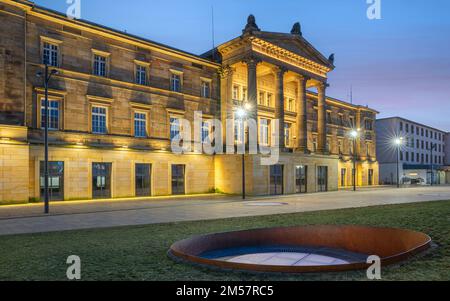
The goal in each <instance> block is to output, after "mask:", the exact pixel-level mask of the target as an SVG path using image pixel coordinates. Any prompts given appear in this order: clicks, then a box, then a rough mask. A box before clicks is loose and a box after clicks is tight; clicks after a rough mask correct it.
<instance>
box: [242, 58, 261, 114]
mask: <svg viewBox="0 0 450 301" xmlns="http://www.w3.org/2000/svg"><path fill="white" fill-rule="evenodd" d="M259 62H260V60H259V59H257V58H256V57H254V56H249V57H247V58H246V59H245V60H244V63H246V64H247V71H248V77H247V93H248V96H247V99H248V100H247V101H248V103H249V104H250V106H251V109H250V112H249V114H248V116H249V118H253V119H255V120H256V121H257V120H258V86H257V85H258V79H257V74H256V69H257V66H258V63H259Z"/></svg>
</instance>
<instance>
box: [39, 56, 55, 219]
mask: <svg viewBox="0 0 450 301" xmlns="http://www.w3.org/2000/svg"><path fill="white" fill-rule="evenodd" d="M57 73H58V71H56V70H55V69H52V70H51V71H50V70H49V66H48V64H45V71H44V74H42V72H38V73H37V74H36V75H37V76H38V77H42V76H43V77H44V89H45V93H44V95H45V100H44V101H45V104H44V110H45V118H44V213H45V214H48V213H49V212H50V209H49V187H48V181H49V173H48V124H49V120H50V118H49V114H48V83H49V82H50V79H51V77H52V75H54V74H57Z"/></svg>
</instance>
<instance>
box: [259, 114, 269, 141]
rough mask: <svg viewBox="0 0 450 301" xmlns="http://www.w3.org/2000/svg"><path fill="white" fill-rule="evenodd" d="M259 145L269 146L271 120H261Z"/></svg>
mask: <svg viewBox="0 0 450 301" xmlns="http://www.w3.org/2000/svg"><path fill="white" fill-rule="evenodd" d="M259 143H260V144H261V145H269V120H268V119H261V120H260V122H259Z"/></svg>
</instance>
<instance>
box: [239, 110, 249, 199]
mask: <svg viewBox="0 0 450 301" xmlns="http://www.w3.org/2000/svg"><path fill="white" fill-rule="evenodd" d="M250 109H251V105H250V104H248V103H246V104H244V105H243V106H242V107H240V108H238V109H237V110H236V116H237V117H238V118H239V119H240V120H241V126H242V131H243V137H242V138H243V141H242V143H244V145H245V143H246V141H245V140H246V139H245V138H246V137H245V136H246V135H245V125H244V120H245V119H246V118H247V116H248V111H249V110H250ZM245 149H246V148H245V147H244V152H243V153H242V199H243V200H245V199H246V191H245V182H246V181H245Z"/></svg>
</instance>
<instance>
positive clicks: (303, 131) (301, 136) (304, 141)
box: [297, 75, 308, 153]
mask: <svg viewBox="0 0 450 301" xmlns="http://www.w3.org/2000/svg"><path fill="white" fill-rule="evenodd" d="M307 80H308V79H307V78H306V77H304V76H301V75H300V76H299V77H298V81H297V149H298V151H299V152H304V153H307V152H308V106H307V101H306V82H307Z"/></svg>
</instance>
